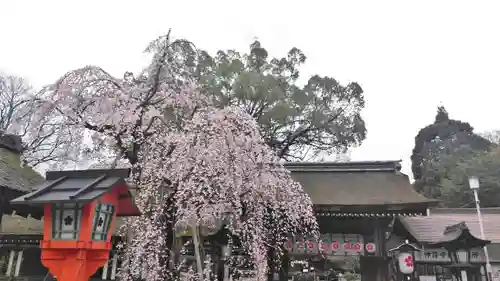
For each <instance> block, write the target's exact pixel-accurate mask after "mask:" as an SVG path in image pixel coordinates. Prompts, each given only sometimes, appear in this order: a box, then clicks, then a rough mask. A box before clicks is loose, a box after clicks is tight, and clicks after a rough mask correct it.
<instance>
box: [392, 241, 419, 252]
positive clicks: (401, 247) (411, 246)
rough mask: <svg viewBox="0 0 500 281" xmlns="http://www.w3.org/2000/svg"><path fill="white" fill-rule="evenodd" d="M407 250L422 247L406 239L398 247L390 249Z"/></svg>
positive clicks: (395, 250) (394, 250)
mask: <svg viewBox="0 0 500 281" xmlns="http://www.w3.org/2000/svg"><path fill="white" fill-rule="evenodd" d="M407 251H414V252H417V251H422V249H421V248H419V247H417V246H416V245H414V244H412V243H410V242H408V240H405V241H404V242H403V243H401V244H399V246H397V247H396V248H393V249H389V252H407Z"/></svg>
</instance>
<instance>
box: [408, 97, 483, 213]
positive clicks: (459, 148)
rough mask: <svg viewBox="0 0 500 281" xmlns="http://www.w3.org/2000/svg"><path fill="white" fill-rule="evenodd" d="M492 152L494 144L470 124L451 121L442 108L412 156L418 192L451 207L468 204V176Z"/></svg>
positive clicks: (419, 137) (417, 141) (418, 139)
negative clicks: (477, 132) (475, 131)
mask: <svg viewBox="0 0 500 281" xmlns="http://www.w3.org/2000/svg"><path fill="white" fill-rule="evenodd" d="M491 148H492V143H491V142H490V141H489V140H487V139H486V138H484V137H482V136H480V135H477V134H475V133H474V132H473V128H472V126H470V125H469V123H466V122H462V121H459V120H453V119H450V118H449V116H448V113H447V112H446V110H445V109H444V107H439V108H438V112H437V114H436V119H435V122H434V123H433V124H430V125H428V126H426V127H425V128H423V129H421V130H420V131H419V133H418V134H417V136H416V137H415V148H414V149H413V154H412V156H411V160H412V172H413V176H414V178H415V183H414V186H415V189H416V190H417V191H418V192H420V193H422V194H423V195H425V196H427V197H430V198H436V199H440V200H441V202H442V204H443V205H445V206H448V207H460V206H462V205H464V204H468V203H469V202H470V201H471V197H470V196H471V195H470V190H469V189H468V184H467V175H470V173H471V172H472V170H473V169H476V168H479V166H480V163H479V162H477V161H479V160H478V159H483V157H486V155H489V152H490V149H491ZM475 161H476V162H475ZM478 165H479V166H478ZM481 165H482V164H481Z"/></svg>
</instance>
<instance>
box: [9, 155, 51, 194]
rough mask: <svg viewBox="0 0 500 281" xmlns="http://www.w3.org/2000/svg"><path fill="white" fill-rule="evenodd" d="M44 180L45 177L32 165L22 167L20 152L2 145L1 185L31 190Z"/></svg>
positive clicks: (24, 190)
mask: <svg viewBox="0 0 500 281" xmlns="http://www.w3.org/2000/svg"><path fill="white" fill-rule="evenodd" d="M43 181H44V179H43V177H42V176H41V175H40V174H38V173H37V172H36V171H35V170H33V169H32V168H31V167H28V166H24V167H21V158H20V156H19V154H17V153H15V152H13V151H11V150H9V149H6V148H3V147H0V186H4V187H8V188H11V189H15V190H19V191H23V192H30V191H32V190H33V187H34V186H35V185H37V184H40V183H42V182H43Z"/></svg>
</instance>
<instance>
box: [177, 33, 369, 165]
mask: <svg viewBox="0 0 500 281" xmlns="http://www.w3.org/2000/svg"><path fill="white" fill-rule="evenodd" d="M175 51H176V52H177V53H178V56H177V58H179V59H180V60H181V61H183V62H185V63H184V65H185V66H184V67H183V68H182V70H181V71H179V72H182V73H183V74H186V73H190V74H194V76H195V77H196V78H197V79H198V81H199V82H201V84H202V85H203V87H204V88H205V89H206V90H207V93H211V94H213V95H214V97H215V99H216V100H217V103H218V105H219V106H221V107H223V106H226V105H237V106H239V107H241V108H243V109H244V110H245V111H246V112H248V113H249V114H251V115H252V116H253V117H254V118H255V120H256V121H257V122H258V123H259V125H260V128H261V133H262V134H263V136H264V139H265V141H266V142H267V144H268V145H269V146H271V147H272V148H273V149H274V150H275V151H276V153H277V154H278V155H279V156H280V157H283V158H287V159H291V158H292V159H293V158H298V159H303V158H304V157H305V156H317V155H318V154H319V153H320V152H321V153H333V152H339V153H343V152H345V151H346V150H347V149H348V148H349V147H351V146H355V145H359V144H360V143H361V142H362V141H363V140H364V139H365V137H366V127H365V123H364V121H363V119H362V118H361V115H360V111H361V109H363V107H364V97H363V90H362V89H361V87H360V86H359V85H358V84H357V83H349V84H347V85H341V84H340V83H339V82H338V81H337V80H335V79H334V78H331V77H322V76H319V75H314V76H312V77H310V78H309V80H308V81H307V83H306V84H305V85H304V86H299V85H298V83H297V80H298V79H299V77H300V71H299V69H300V67H301V66H302V64H303V63H305V61H306V56H305V55H304V53H302V51H301V50H299V49H297V48H292V49H291V50H290V51H289V52H288V53H287V55H286V56H285V57H282V58H270V57H269V55H268V52H267V50H266V49H265V48H263V47H262V46H261V44H260V42H258V41H255V42H254V43H252V44H251V45H250V51H249V53H243V54H242V53H239V52H237V51H234V50H227V51H218V52H217V54H216V55H215V56H210V55H209V54H208V53H207V52H204V51H201V50H198V52H195V51H194V49H193V47H192V45H190V44H181V45H180V46H179V47H178V48H177V49H176V50H175ZM193 56H196V57H195V58H194V57H193Z"/></svg>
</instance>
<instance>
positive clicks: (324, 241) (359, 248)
mask: <svg viewBox="0 0 500 281" xmlns="http://www.w3.org/2000/svg"><path fill="white" fill-rule="evenodd" d="M285 249H287V250H288V251H289V252H291V253H292V254H308V255H315V254H319V253H323V254H326V255H343V256H344V255H364V254H365V251H366V252H368V253H374V252H375V251H376V246H375V243H366V244H364V243H363V236H362V235H359V234H323V235H321V238H320V241H314V240H312V239H307V238H304V237H294V238H289V239H288V241H287V242H286V243H285Z"/></svg>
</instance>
